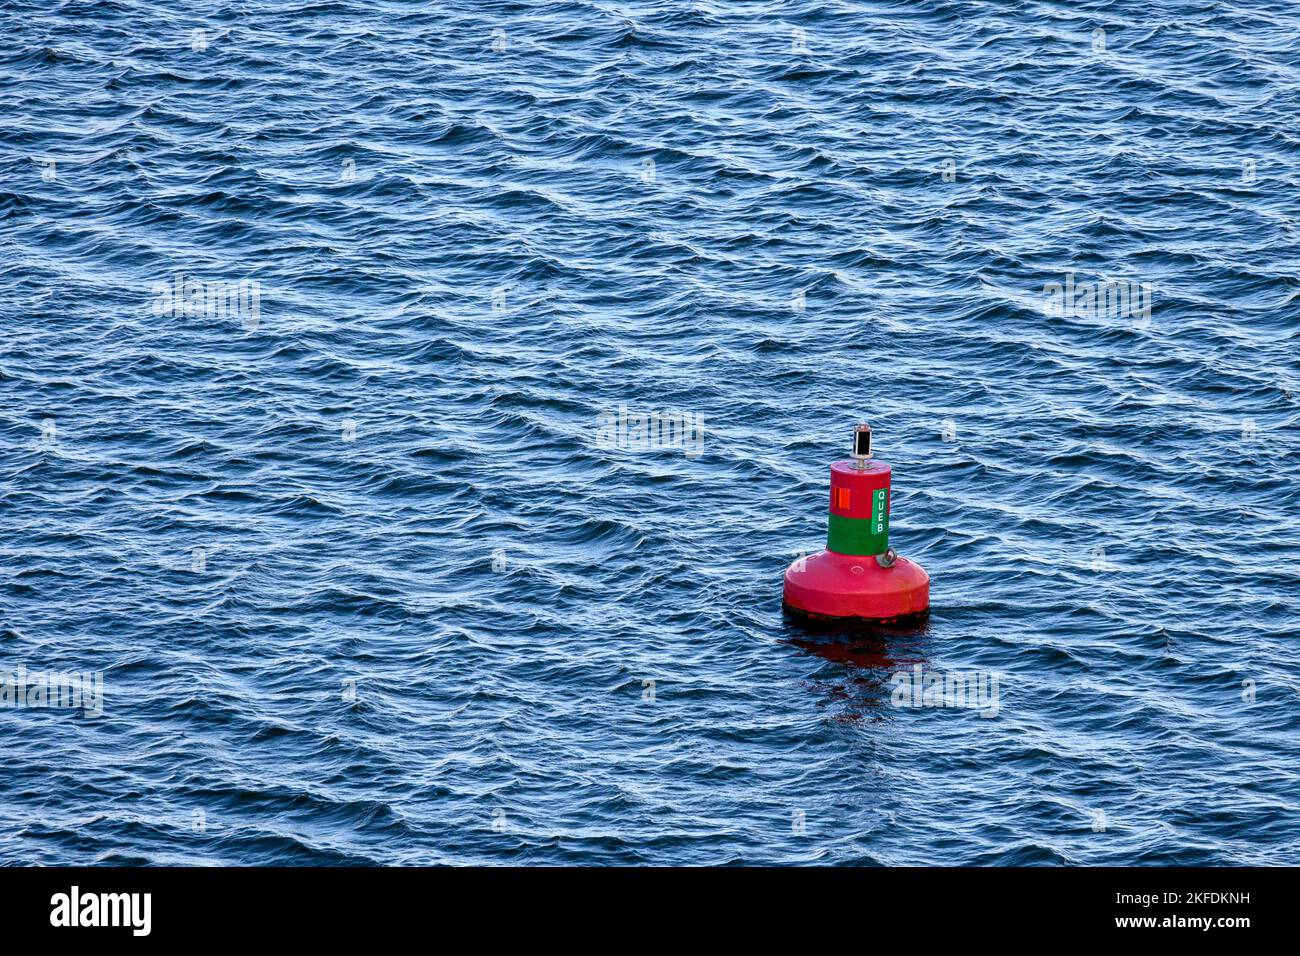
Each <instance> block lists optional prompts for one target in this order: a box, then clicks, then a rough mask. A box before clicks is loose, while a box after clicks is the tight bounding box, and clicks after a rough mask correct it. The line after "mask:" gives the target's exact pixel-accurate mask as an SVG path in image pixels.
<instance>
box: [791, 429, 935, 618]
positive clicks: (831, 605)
mask: <svg viewBox="0 0 1300 956" xmlns="http://www.w3.org/2000/svg"><path fill="white" fill-rule="evenodd" d="M891 475H892V472H891V469H890V467H889V465H887V464H885V463H884V462H883V461H879V460H877V459H874V458H872V457H871V426H870V425H868V424H867V423H866V422H863V423H861V424H860V425H858V426H856V427H855V428H854V429H853V452H852V456H851V460H849V461H837V462H835V463H834V464H832V465H831V494H830V515H829V516H828V521H829V525H830V527H829V530H828V533H827V535H826V550H825V551H820V552H818V553H817V554H814V555H812V556H811V557H807V558H800V559H799V560H798V561H795V562H794V564H792V565H790V568H789V570H787V571H786V572H785V593H784V599H783V601H782V604H783V605H784V607H785V608H786V609H787V610H789V611H795V612H799V613H802V614H805V615H809V616H812V617H829V618H863V619H866V620H871V621H877V622H878V621H888V620H897V619H900V618H908V617H912V616H914V615H921V614H924V613H925V612H926V611H928V610H929V607H930V576H929V575H928V574H926V573H925V570H924V569H923V568H921V566H920V565H918V564H916V563H915V562H912V561H909V560H907V558H904V557H900V556H899V554H898V552H897V551H895V550H894V549H893V548H892V547H890V545H889V510H890V504H891V503H892V497H893V495H892V491H891V488H890V478H891ZM866 558H874V559H875V560H872V561H867V560H865V559H866Z"/></svg>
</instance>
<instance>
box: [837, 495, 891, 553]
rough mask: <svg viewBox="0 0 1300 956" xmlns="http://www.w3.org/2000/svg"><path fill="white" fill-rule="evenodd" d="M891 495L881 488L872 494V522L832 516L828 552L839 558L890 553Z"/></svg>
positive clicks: (870, 520) (865, 519)
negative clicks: (840, 556) (889, 496)
mask: <svg viewBox="0 0 1300 956" xmlns="http://www.w3.org/2000/svg"><path fill="white" fill-rule="evenodd" d="M888 494H889V492H887V491H886V490H885V489H884V488H877V489H876V490H875V491H873V492H872V493H871V517H870V518H845V517H844V516H843V515H837V514H835V513H834V512H832V513H831V514H830V516H829V517H830V521H829V527H828V533H827V535H826V550H828V551H834V552H836V553H837V554H858V555H872V554H884V553H885V552H886V551H888V550H889V508H888V504H889V498H888Z"/></svg>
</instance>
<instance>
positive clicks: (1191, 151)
mask: <svg viewBox="0 0 1300 956" xmlns="http://www.w3.org/2000/svg"><path fill="white" fill-rule="evenodd" d="M1098 29H1100V30H1102V31H1104V32H1103V33H1101V34H1097V33H1095V32H1094V31H1095V30H1098ZM195 30H202V31H203V33H202V34H197V35H196V34H194V33H193V31H195ZM497 31H500V32H497ZM800 31H801V32H800ZM0 104H3V106H2V108H3V113H2V115H0V120H2V121H3V122H2V123H0V129H2V130H3V132H2V133H0V217H3V218H2V221H0V237H2V239H3V244H2V245H0V265H2V266H3V268H2V269H0V310H2V314H3V335H4V339H3V348H2V351H0V450H2V451H3V454H2V455H0V529H2V530H3V535H0V670H4V671H6V672H12V673H16V672H17V668H19V667H20V666H23V667H26V668H27V669H28V670H29V671H78V672H95V671H101V672H102V673H103V682H104V683H103V690H104V696H103V707H102V711H103V712H102V715H100V716H97V717H96V716H93V715H91V716H87V715H86V713H85V711H84V710H77V709H73V708H52V707H46V708H37V707H10V708H6V709H0V728H2V734H3V736H2V737H0V744H2V746H3V750H4V754H5V759H4V774H3V781H2V782H0V859H3V860H4V861H6V862H41V863H145V862H148V863H196V864H200V863H201V864H208V863H226V864H301V863H324V864H332V863H339V864H360V863H391V864H412V863H547V864H553V863H601V864H611V863H616V864H628V863H673V864H679V863H692V864H703V863H741V862H743V863H751V864H770V863H797V864H803V863H819V864H826V863H882V864H1156V863H1184V864H1194V863H1203V864H1248V863H1249V864H1280V863H1289V864H1296V863H1300V851H1298V850H1297V846H1300V818H1298V816H1297V810H1300V771H1298V770H1297V758H1300V717H1298V716H1297V715H1298V712H1300V696H1298V695H1300V673H1297V654H1296V639H1297V635H1298V634H1300V616H1298V615H1297V600H1298V597H1300V587H1298V585H1300V580H1298V577H1297V556H1298V555H1300V543H1298V542H1297V528H1298V526H1300V525H1298V522H1297V517H1296V514H1297V510H1296V506H1297V501H1298V497H1300V496H1297V492H1296V486H1295V479H1296V475H1297V464H1298V459H1300V456H1298V454H1297V440H1296V439H1297V425H1298V424H1300V415H1298V414H1297V394H1298V389H1300V375H1298V370H1297V366H1298V359H1297V339H1298V335H1297V329H1298V328H1300V323H1298V322H1297V317H1298V315H1300V279H1298V278H1297V276H1298V275H1300V133H1298V132H1297V127H1296V123H1295V118H1296V116H1297V115H1300V8H1297V7H1296V6H1295V5H1294V4H1290V3H1279V2H1251V3H1249V4H1241V3H1222V2H1219V3H1196V2H1192V0H1178V2H1159V0H1157V2H1141V3H1138V2H1114V3H1106V2H1093V3H1070V4H1064V3H1062V4H1055V3H1027V4H1018V3H1010V2H962V3H956V2H951V3H947V2H940V3H912V2H908V3H902V2H900V3H857V2H764V3H722V2H703V3H694V4H693V3H690V2H672V3H635V2H628V3H620V4H615V3H587V2H550V3H543V2H518V3H507V4H477V3H471V2H467V0H465V2H444V3H427V4H422V3H396V2H373V0H367V2H364V3H363V2H360V0H339V2H312V3H303V2H284V3H282V2H269V0H247V2H236V3H225V2H222V3H217V2H189V3H180V4H166V5H159V4H146V3H140V2H121V0H95V2H89V0H86V2H62V3H59V2H54V0H42V2H18V3H5V4H4V6H3V8H2V9H0ZM50 161H53V162H52V165H51V162H50ZM1071 273H1072V274H1073V278H1072V281H1074V282H1077V283H1080V284H1082V283H1089V282H1096V281H1106V280H1111V279H1114V280H1122V281H1124V282H1132V283H1136V284H1137V286H1136V287H1135V288H1141V287H1143V285H1144V284H1149V290H1150V296H1151V298H1150V304H1151V308H1150V311H1149V315H1141V314H1131V313H1122V312H1121V311H1119V310H1118V307H1117V308H1116V309H1112V310H1110V311H1106V310H1100V309H1099V310H1096V314H1080V313H1078V312H1069V311H1068V310H1067V311H1065V312H1063V311H1062V310H1060V309H1055V310H1054V309H1053V308H1052V307H1051V305H1050V302H1049V300H1048V298H1047V297H1046V296H1045V294H1044V287H1045V286H1046V285H1047V284H1049V283H1052V282H1058V283H1064V282H1065V281H1066V277H1067V276H1068V275H1070V274H1071ZM178 274H179V275H181V276H182V277H190V278H191V279H196V280H198V281H201V282H204V283H214V284H215V283H231V284H233V285H234V286H236V287H237V286H238V284H239V283H241V282H243V283H245V290H246V297H245V299H244V300H240V303H241V304H240V305H239V311H238V313H237V314H232V313H227V314H225V315H222V314H216V313H214V314H213V315H208V314H206V313H202V314H191V313H190V312H187V311H186V310H185V309H184V308H181V309H171V310H169V309H168V308H167V307H166V305H165V303H166V299H165V298H163V299H162V300H161V301H162V302H163V303H164V304H163V305H161V306H160V304H159V302H160V299H159V296H160V292H159V287H160V286H161V288H162V290H163V291H164V292H165V291H166V290H167V289H168V288H169V287H170V286H171V284H172V283H173V282H174V281H175V277H176V276H177V275H178ZM181 281H182V282H184V278H182V280H181ZM252 283H257V285H256V287H255V288H256V289H257V290H258V292H257V295H258V299H257V306H256V315H254V314H253V305H252V302H253V300H252V298H251V296H252V293H251V291H248V290H251V289H253V288H254V286H252ZM217 288H222V287H221V286H217ZM1126 288H1127V287H1126ZM192 311H193V310H192ZM232 312H233V307H232ZM620 405H626V406H627V408H628V409H629V410H630V411H632V412H654V411H665V410H681V411H684V412H688V413H690V414H691V415H693V416H699V417H698V419H696V421H698V422H700V423H702V425H703V432H702V433H701V434H702V447H701V448H700V449H699V450H700V452H701V453H700V454H693V453H692V454H686V453H685V450H684V449H682V448H674V447H666V448H657V449H652V450H638V449H636V448H629V447H612V448H611V447H608V443H607V442H602V441H601V438H600V433H599V422H600V421H601V419H600V417H599V416H600V415H601V414H602V413H603V412H606V411H613V412H617V411H618V409H619V407H620ZM861 418H866V419H868V420H870V421H871V423H872V424H873V426H874V427H875V430H876V446H877V453H878V454H879V456H880V457H882V458H883V459H885V460H887V461H889V462H890V463H891V464H892V465H893V468H894V491H895V493H894V499H893V514H892V521H891V524H892V527H891V532H892V542H893V544H894V545H895V546H896V547H897V548H898V549H899V550H900V551H901V552H902V553H903V554H904V555H906V556H908V557H910V558H912V559H913V560H916V561H917V562H919V563H920V564H922V565H923V566H924V567H926V568H927V569H928V570H929V572H930V574H931V576H932V578H933V582H932V600H933V605H934V606H933V613H932V615H931V617H930V620H929V622H928V625H927V626H926V627H925V628H923V629H920V630H913V631H910V632H908V631H904V632H894V633H883V634H882V633H877V632H870V631H853V632H840V633H835V632H832V633H829V634H828V633H820V632H813V631H810V630H808V629H806V628H803V627H801V626H800V625H798V624H797V623H796V622H792V621H788V620H786V619H784V618H783V616H782V612H781V605H780V595H781V578H782V573H783V571H784V568H785V566H786V565H787V564H788V563H789V562H790V561H791V560H792V559H793V558H794V557H795V556H796V555H797V554H798V553H800V552H805V551H811V550H816V549H817V548H819V547H820V546H822V544H823V543H824V535H825V523H826V518H825V512H826V504H827V500H826V499H827V487H828V471H827V466H828V465H829V463H830V462H831V461H832V460H834V459H835V458H838V457H843V456H844V454H845V453H846V451H847V449H848V443H849V431H850V428H851V426H852V424H853V423H854V422H856V421H857V420H859V419H861ZM918 664H919V665H920V666H921V667H922V672H923V673H936V674H940V675H951V674H954V673H957V674H967V673H975V674H983V675H986V676H987V675H993V674H996V675H998V678H999V688H1000V691H999V694H1000V696H999V698H998V707H997V709H996V715H990V714H989V713H988V712H987V711H985V712H980V711H977V710H974V709H971V708H962V707H932V708H909V707H902V706H896V704H895V701H894V700H893V689H894V686H895V685H894V683H893V681H894V678H893V675H894V674H895V673H896V672H900V671H902V672H907V673H910V672H911V668H913V667H914V666H915V665H918Z"/></svg>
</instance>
